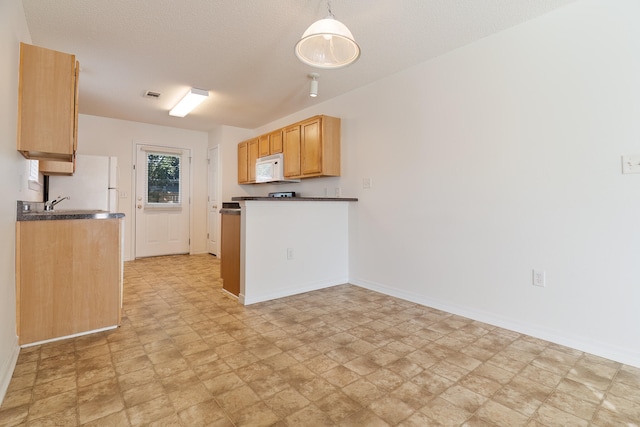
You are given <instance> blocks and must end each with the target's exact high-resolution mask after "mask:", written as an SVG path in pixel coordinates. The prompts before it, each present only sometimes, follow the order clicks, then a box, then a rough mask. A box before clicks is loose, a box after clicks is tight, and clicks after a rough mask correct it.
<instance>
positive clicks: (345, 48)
mask: <svg viewBox="0 0 640 427" xmlns="http://www.w3.org/2000/svg"><path fill="white" fill-rule="evenodd" d="M327 12H328V13H327V17H326V18H324V19H320V20H319V21H316V22H314V23H313V24H311V26H309V28H307V31H305V32H304V34H302V38H301V39H300V40H299V41H298V43H296V47H295V53H296V56H297V57H298V59H299V60H300V61H302V62H304V63H305V64H307V65H311V66H312V67H316V68H329V69H330V68H342V67H346V66H347V65H349V64H351V63H353V62H355V61H356V60H357V59H358V58H359V57H360V46H358V43H356V41H355V40H354V39H353V35H352V34H351V31H349V29H348V28H347V27H346V25H344V24H343V23H342V22H340V21H338V20H336V19H335V18H334V16H333V12H331V3H330V2H329V1H327Z"/></svg>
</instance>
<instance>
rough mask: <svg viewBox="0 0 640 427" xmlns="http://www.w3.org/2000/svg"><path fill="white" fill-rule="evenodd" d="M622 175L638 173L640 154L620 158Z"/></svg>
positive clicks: (639, 170)
mask: <svg viewBox="0 0 640 427" xmlns="http://www.w3.org/2000/svg"><path fill="white" fill-rule="evenodd" d="M622 173H640V154H636V155H634V156H622Z"/></svg>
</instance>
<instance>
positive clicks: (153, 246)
mask: <svg viewBox="0 0 640 427" xmlns="http://www.w3.org/2000/svg"><path fill="white" fill-rule="evenodd" d="M190 164H191V158H190V151H189V150H184V149H180V148H170V147H158V146H151V145H142V144H138V145H136V169H135V172H136V209H135V212H136V214H135V215H136V218H135V224H136V233H135V235H136V244H135V246H136V249H135V250H136V254H135V256H136V258H140V257H149V256H159V255H172V254H184V253H189V217H190V182H189V181H190V175H191V171H190V167H191V165H190Z"/></svg>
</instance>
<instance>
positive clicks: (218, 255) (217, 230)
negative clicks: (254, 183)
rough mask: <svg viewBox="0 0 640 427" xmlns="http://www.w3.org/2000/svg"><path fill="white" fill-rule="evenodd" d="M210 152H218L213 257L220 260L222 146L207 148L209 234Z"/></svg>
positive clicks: (216, 145)
mask: <svg viewBox="0 0 640 427" xmlns="http://www.w3.org/2000/svg"><path fill="white" fill-rule="evenodd" d="M212 150H217V151H218V158H217V160H218V161H217V165H216V166H217V167H216V179H215V184H216V194H217V195H218V209H217V210H218V212H217V213H216V216H217V218H218V220H217V221H216V224H217V226H216V228H217V229H216V236H217V239H216V248H215V249H216V252H215V255H216V257H218V258H220V247H221V244H220V239H221V238H222V236H221V218H220V212H219V209H220V208H222V180H221V173H220V172H221V171H220V168H221V162H220V159H221V157H222V156H221V153H222V146H221V145H220V144H215V145H213V146H210V147H207V202H208V203H207V232H209V230H210V229H211V224H209V205H210V203H211V200H210V199H209V196H210V195H211V188H209V185H210V184H211V166H212V165H211V151H212ZM208 249H209V243H208V239H207V251H208Z"/></svg>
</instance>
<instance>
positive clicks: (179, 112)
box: [169, 88, 209, 117]
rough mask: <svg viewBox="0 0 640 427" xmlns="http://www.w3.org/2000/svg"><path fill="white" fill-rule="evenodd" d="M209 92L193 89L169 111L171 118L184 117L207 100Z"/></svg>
mask: <svg viewBox="0 0 640 427" xmlns="http://www.w3.org/2000/svg"><path fill="white" fill-rule="evenodd" d="M208 96H209V91H207V90H203V89H195V88H192V89H191V90H190V91H189V92H188V93H187V94H186V95H185V96H184V98H182V99H181V100H180V102H178V104H177V105H176V106H175V107H173V109H172V110H171V111H169V115H170V116H176V117H184V116H186V115H187V114H189V113H190V112H191V110H193V109H194V108H196V107H197V106H198V105H200V103H201V102H202V101H204V100H205V99H207V97H208Z"/></svg>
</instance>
